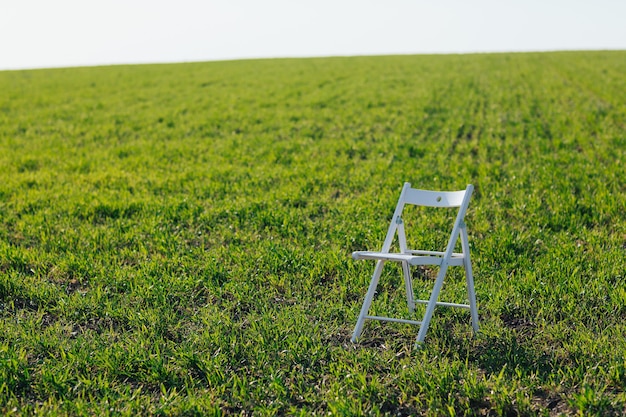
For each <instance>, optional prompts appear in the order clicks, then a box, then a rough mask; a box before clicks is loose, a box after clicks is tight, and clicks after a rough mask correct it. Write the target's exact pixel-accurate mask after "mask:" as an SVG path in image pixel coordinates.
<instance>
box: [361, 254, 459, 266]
mask: <svg viewBox="0 0 626 417" xmlns="http://www.w3.org/2000/svg"><path fill="white" fill-rule="evenodd" d="M425 252H429V253H425ZM440 253H443V252H433V251H407V252H405V253H390V252H372V251H356V252H353V253H352V258H353V259H355V260H359V259H374V260H383V261H392V262H408V263H409V264H410V265H434V266H437V265H441V263H442V262H443V257H442V256H439V254H440ZM418 254H419V255H422V254H424V255H423V256H416V255H418ZM464 258H465V256H464V255H463V254H462V253H453V254H452V257H451V258H450V260H449V261H448V265H451V266H461V265H463V261H464Z"/></svg>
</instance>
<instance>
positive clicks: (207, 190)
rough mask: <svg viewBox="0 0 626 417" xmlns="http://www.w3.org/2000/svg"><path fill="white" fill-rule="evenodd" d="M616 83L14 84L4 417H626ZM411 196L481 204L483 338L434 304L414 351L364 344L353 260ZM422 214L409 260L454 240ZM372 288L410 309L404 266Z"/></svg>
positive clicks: (151, 74) (37, 78)
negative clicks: (468, 195)
mask: <svg viewBox="0 0 626 417" xmlns="http://www.w3.org/2000/svg"><path fill="white" fill-rule="evenodd" d="M625 74H626V52H619V51H616V52H567V53H565V52H563V53H537V54H533V53H528V54H484V55H441V56H389V57H354V58H328V59H280V60H250V61H234V62H212V63H190V64H177V65H141V66H112V67H95V68H73V69H49V70H30V71H3V72H0V92H1V93H0V320H1V326H0V413H1V414H8V415H32V414H35V413H37V414H46V415H57V414H58V415H128V416H131V415H138V414H139V415H221V414H244V415H247V414H255V415H256V414H258V415H284V414H288V415H311V414H320V415H321V414H332V415H359V414H368V415H376V414H381V415H437V416H439V415H442V416H444V415H448V416H455V415H546V416H547V415H559V414H560V413H562V414H565V415H577V414H581V415H603V416H606V415H621V414H623V413H624V412H626V391H625V389H626V320H625V319H626V100H625V98H626V76H625ZM404 181H409V182H411V183H412V184H413V186H415V187H418V188H426V189H464V188H465V186H466V185H467V184H468V183H472V184H474V186H475V187H476V191H475V193H474V196H473V199H472V203H471V205H470V210H469V212H468V216H467V219H466V220H467V224H468V228H469V233H470V241H471V245H472V246H471V249H472V257H473V266H474V273H475V280H476V291H477V298H478V304H479V315H480V319H481V326H482V327H481V332H480V334H478V335H477V336H476V337H472V331H471V326H470V323H469V313H468V312H467V311H463V310H460V311H457V310H451V309H440V310H437V311H436V313H435V316H434V319H433V321H432V323H431V327H430V330H429V333H428V336H427V338H426V343H425V345H424V346H423V348H422V349H415V348H414V341H415V336H416V335H417V328H416V327H414V326H408V325H402V324H392V323H387V324H383V323H376V322H368V323H367V324H366V327H365V332H364V334H363V337H362V341H361V343H360V344H358V345H353V344H352V343H351V342H350V340H349V339H350V335H351V332H352V329H353V326H354V324H355V322H356V318H357V316H358V313H359V309H360V306H361V302H362V300H363V297H364V295H365V291H366V289H367V285H368V282H369V278H370V275H371V273H372V271H373V267H374V265H373V263H371V262H366V261H361V262H355V261H353V260H352V259H351V258H350V253H351V252H352V251H353V250H360V249H378V248H380V246H381V245H382V242H383V239H384V235H385V232H386V229H387V226H388V221H389V219H390V217H391V215H392V213H393V209H394V206H395V203H396V200H397V197H398V195H399V192H400V189H401V187H402V184H403V182H404ZM430 214H432V213H415V214H414V218H413V220H412V221H413V222H414V223H415V228H416V230H417V233H414V234H413V235H411V236H410V237H409V239H410V241H411V242H413V243H415V244H416V245H420V246H428V245H430V244H441V243H442V242H444V241H445V238H446V236H445V233H449V231H448V230H446V231H445V233H443V234H437V233H435V232H434V230H432V229H431V228H430V227H431V226H433V225H434V226H442V225H446V224H447V223H446V222H447V220H449V219H448V217H446V215H445V214H444V215H442V216H435V217H434V218H432V219H431V218H430V217H428V218H427V217H426V215H430ZM426 219H428V220H427V221H426ZM419 220H425V222H424V223H419ZM449 224H450V225H451V222H449ZM455 269H458V268H455ZM414 272H415V277H416V279H415V289H416V292H417V294H418V295H420V296H421V297H424V296H426V297H427V296H428V292H427V289H428V288H429V287H430V285H431V283H432V279H431V275H432V272H433V271H431V270H421V271H420V270H416V271H414ZM449 277H450V278H449V280H448V281H447V282H446V285H445V286H444V292H443V295H442V297H444V298H447V299H456V300H457V301H462V298H463V297H464V286H463V285H464V282H463V279H462V272H461V271H460V270H457V271H454V270H452V273H451V275H450V276H449ZM379 290H380V294H379V296H378V297H377V298H376V300H375V302H374V306H373V308H374V310H375V311H376V312H378V313H390V314H391V313H395V314H400V315H402V314H406V312H405V308H406V304H405V302H404V299H403V297H404V293H403V284H402V280H401V276H400V274H399V269H398V268H397V267H396V266H395V265H389V266H387V267H386V269H385V272H384V273H383V277H382V279H381V284H380V287H379Z"/></svg>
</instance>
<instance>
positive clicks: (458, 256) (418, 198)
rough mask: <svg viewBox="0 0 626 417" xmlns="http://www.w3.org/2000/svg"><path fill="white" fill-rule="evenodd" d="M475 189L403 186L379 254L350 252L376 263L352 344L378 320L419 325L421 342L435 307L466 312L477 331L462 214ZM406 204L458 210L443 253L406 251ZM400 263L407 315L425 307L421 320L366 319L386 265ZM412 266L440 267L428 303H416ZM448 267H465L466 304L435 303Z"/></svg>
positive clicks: (476, 317)
mask: <svg viewBox="0 0 626 417" xmlns="http://www.w3.org/2000/svg"><path fill="white" fill-rule="evenodd" d="M473 190H474V186H472V185H468V186H467V188H466V189H465V190H463V191H426V190H418V189H415V188H411V184H410V183H408V182H407V183H405V184H404V187H402V192H401V194H400V199H399V200H398V204H397V206H396V211H395V212H394V214H393V218H392V219H391V224H390V225H389V230H388V231H387V237H386V238H385V242H384V243H383V247H382V249H381V251H380V252H369V251H357V252H354V253H352V257H353V258H354V259H357V260H358V259H374V260H376V261H377V263H376V268H375V270H374V274H373V275H372V280H371V281H370V285H369V289H368V290H367V295H366V296H365V301H364V302H363V306H362V307H361V313H360V314H359V318H358V320H357V323H356V327H355V328H354V333H353V334H352V339H351V340H352V342H353V343H355V342H357V340H358V339H359V337H360V336H361V333H362V331H363V324H364V323H365V320H379V321H391V322H398V323H409V324H415V325H418V326H420V327H419V333H418V335H417V341H416V344H417V345H419V344H420V343H422V342H424V338H425V337H426V332H427V331H428V325H429V324H430V320H431V318H432V315H433V312H434V310H435V307H436V306H444V307H460V308H466V309H469V310H470V312H471V317H472V327H473V328H474V332H478V310H477V308H476V293H475V291H474V278H473V276H472V264H471V260H470V250H469V243H468V239H467V228H466V226H465V221H464V218H465V212H466V211H467V207H468V205H469V201H470V197H471V196H472V191H473ZM407 204H413V205H417V206H426V207H443V208H451V207H458V208H459V211H458V214H457V216H456V220H455V222H454V226H453V227H452V234H451V235H450V239H449V241H448V246H447V248H446V250H445V252H436V251H429V250H411V249H408V248H407V241H406V234H405V231H404V222H403V221H402V212H403V210H404V206H405V205H407ZM396 232H397V233H398V245H399V247H400V252H399V253H390V250H391V244H392V243H393V240H394V237H395V234H396ZM459 236H460V237H461V253H456V252H454V248H455V246H456V243H457V239H458V237H459ZM387 261H392V262H400V263H401V264H402V272H403V275H404V285H405V287H406V298H407V304H408V307H409V312H410V313H413V312H414V310H415V304H416V303H420V304H426V312H425V313H424V317H423V318H422V321H415V320H406V319H399V318H392V317H381V316H369V315H368V312H369V309H370V306H371V304H372V300H373V298H374V294H375V293H376V287H377V286H378V280H379V278H380V275H381V273H382V270H383V266H384V264H385V262H387ZM414 265H434V266H438V267H439V273H438V275H437V279H436V280H435V285H434V287H433V290H432V292H431V295H430V299H429V300H416V299H414V294H413V282H412V279H411V272H410V269H409V268H410V266H414ZM449 266H462V267H464V268H465V281H466V285H467V293H468V299H469V304H456V303H446V302H438V301H437V299H438V298H439V293H440V291H441V287H442V286H443V280H444V277H445V275H446V272H447V269H448V267H449Z"/></svg>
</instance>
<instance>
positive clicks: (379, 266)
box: [350, 261, 385, 343]
mask: <svg viewBox="0 0 626 417" xmlns="http://www.w3.org/2000/svg"><path fill="white" fill-rule="evenodd" d="M384 264H385V262H384V261H378V262H377V263H376V269H375V270H374V274H373V275H372V280H371V281H370V286H369V288H368V289H367V294H366V295H365V300H364V301H363V306H362V307H361V313H360V314H359V319H358V320H357V322H356V326H355V327H354V332H352V338H351V339H350V340H351V341H352V343H356V342H357V340H358V339H359V337H361V333H362V332H363V324H364V323H365V316H367V312H368V311H369V309H370V306H371V305H372V300H373V299H374V294H376V287H377V286H378V280H379V279H380V274H381V273H382V272H383V266H384Z"/></svg>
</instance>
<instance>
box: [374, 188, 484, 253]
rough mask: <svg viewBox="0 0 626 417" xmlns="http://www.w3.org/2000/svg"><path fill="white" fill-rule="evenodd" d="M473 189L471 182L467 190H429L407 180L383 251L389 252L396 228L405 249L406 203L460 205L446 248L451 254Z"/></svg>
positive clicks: (436, 205) (432, 205)
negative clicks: (419, 187) (403, 220)
mask: <svg viewBox="0 0 626 417" xmlns="http://www.w3.org/2000/svg"><path fill="white" fill-rule="evenodd" d="M473 191H474V186H473V185H471V184H469V185H468V186H467V188H466V189H465V190H461V191H429V190H418V189H417V188H411V184H410V183H408V182H405V183H404V186H403V187H402V192H401V193H400V198H399V200H398V205H397V206H396V210H395V213H394V215H393V218H392V220H391V224H390V226H389V230H388V231H387V237H386V238H385V242H384V243H383V248H382V252H388V251H389V249H390V248H391V243H392V241H393V238H394V235H395V233H396V230H397V231H398V232H399V238H400V246H401V247H402V249H405V246H406V236H405V234H404V226H403V225H402V224H401V222H400V220H401V218H402V212H403V210H404V206H405V205H406V204H413V205H417V206H426V207H442V208H453V207H459V212H458V214H457V217H456V220H455V222H454V226H453V227H452V234H451V236H450V240H449V242H448V247H447V248H446V254H447V255H448V256H449V255H451V254H452V251H453V249H454V245H455V243H456V237H457V236H458V233H459V228H460V227H461V224H462V223H463V218H464V217H465V212H466V211H467V207H468V206H469V201H470V197H471V196H472V192H473ZM398 228H399V230H398Z"/></svg>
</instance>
